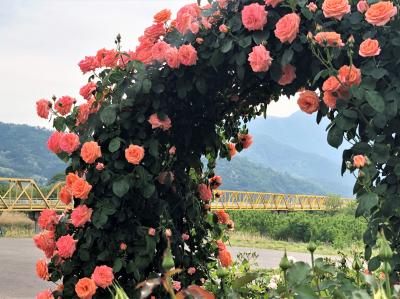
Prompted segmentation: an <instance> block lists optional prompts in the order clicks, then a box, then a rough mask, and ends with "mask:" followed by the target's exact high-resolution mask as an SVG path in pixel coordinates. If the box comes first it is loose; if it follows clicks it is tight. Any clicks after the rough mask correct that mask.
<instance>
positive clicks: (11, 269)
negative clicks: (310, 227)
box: [0, 238, 309, 299]
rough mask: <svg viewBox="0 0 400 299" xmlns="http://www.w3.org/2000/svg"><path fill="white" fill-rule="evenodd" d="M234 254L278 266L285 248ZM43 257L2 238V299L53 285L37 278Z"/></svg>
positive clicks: (25, 298)
mask: <svg viewBox="0 0 400 299" xmlns="http://www.w3.org/2000/svg"><path fill="white" fill-rule="evenodd" d="M230 251H231V253H232V256H235V257H236V254H237V253H239V252H251V251H253V252H254V251H255V252H257V254H258V255H259V258H258V261H257V262H258V265H259V267H262V268H275V267H277V266H278V264H279V261H280V259H281V257H282V255H283V252H282V251H278V250H267V249H252V248H240V247H233V248H230ZM288 255H290V256H293V257H294V258H296V260H298V261H299V260H303V261H307V262H309V255H308V254H306V253H292V252H290V253H288ZM39 258H43V254H42V252H41V251H39V250H38V249H36V247H35V246H34V244H33V241H32V240H31V239H10V238H0V299H32V298H34V297H35V294H36V293H37V292H38V291H41V290H43V289H46V288H48V287H51V286H53V284H51V283H47V282H43V281H41V280H40V279H39V278H37V277H36V274H35V263H36V260H37V259H39Z"/></svg>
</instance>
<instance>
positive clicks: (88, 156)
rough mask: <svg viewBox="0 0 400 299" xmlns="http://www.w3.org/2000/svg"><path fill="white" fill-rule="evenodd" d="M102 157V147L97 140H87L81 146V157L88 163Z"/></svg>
mask: <svg viewBox="0 0 400 299" xmlns="http://www.w3.org/2000/svg"><path fill="white" fill-rule="evenodd" d="M100 157H101V148H100V146H99V144H98V143H97V142H96V141H88V142H85V143H84V144H83V146H82V148H81V158H82V160H83V161H85V162H86V163H87V164H92V163H94V162H95V161H96V159H98V158H100Z"/></svg>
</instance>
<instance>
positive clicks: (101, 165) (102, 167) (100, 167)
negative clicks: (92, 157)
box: [96, 162, 104, 171]
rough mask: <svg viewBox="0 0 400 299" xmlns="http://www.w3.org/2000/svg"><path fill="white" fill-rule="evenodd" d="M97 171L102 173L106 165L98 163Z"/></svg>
mask: <svg viewBox="0 0 400 299" xmlns="http://www.w3.org/2000/svg"><path fill="white" fill-rule="evenodd" d="M96 169H97V170H98V171H102V170H103V169H104V164H103V163H100V162H98V163H97V164H96Z"/></svg>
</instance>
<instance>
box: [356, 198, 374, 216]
mask: <svg viewBox="0 0 400 299" xmlns="http://www.w3.org/2000/svg"><path fill="white" fill-rule="evenodd" d="M357 200H358V207H357V210H356V217H359V216H361V215H369V214H370V210H371V209H372V208H373V207H375V206H377V205H378V195H377V194H376V193H373V192H368V193H365V194H363V195H361V196H359V197H358V198H357Z"/></svg>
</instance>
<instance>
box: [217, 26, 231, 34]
mask: <svg viewBox="0 0 400 299" xmlns="http://www.w3.org/2000/svg"><path fill="white" fill-rule="evenodd" d="M218 29H219V31H221V32H222V33H227V32H228V31H229V28H228V26H226V25H225V24H221V25H220V26H219V28H218Z"/></svg>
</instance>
